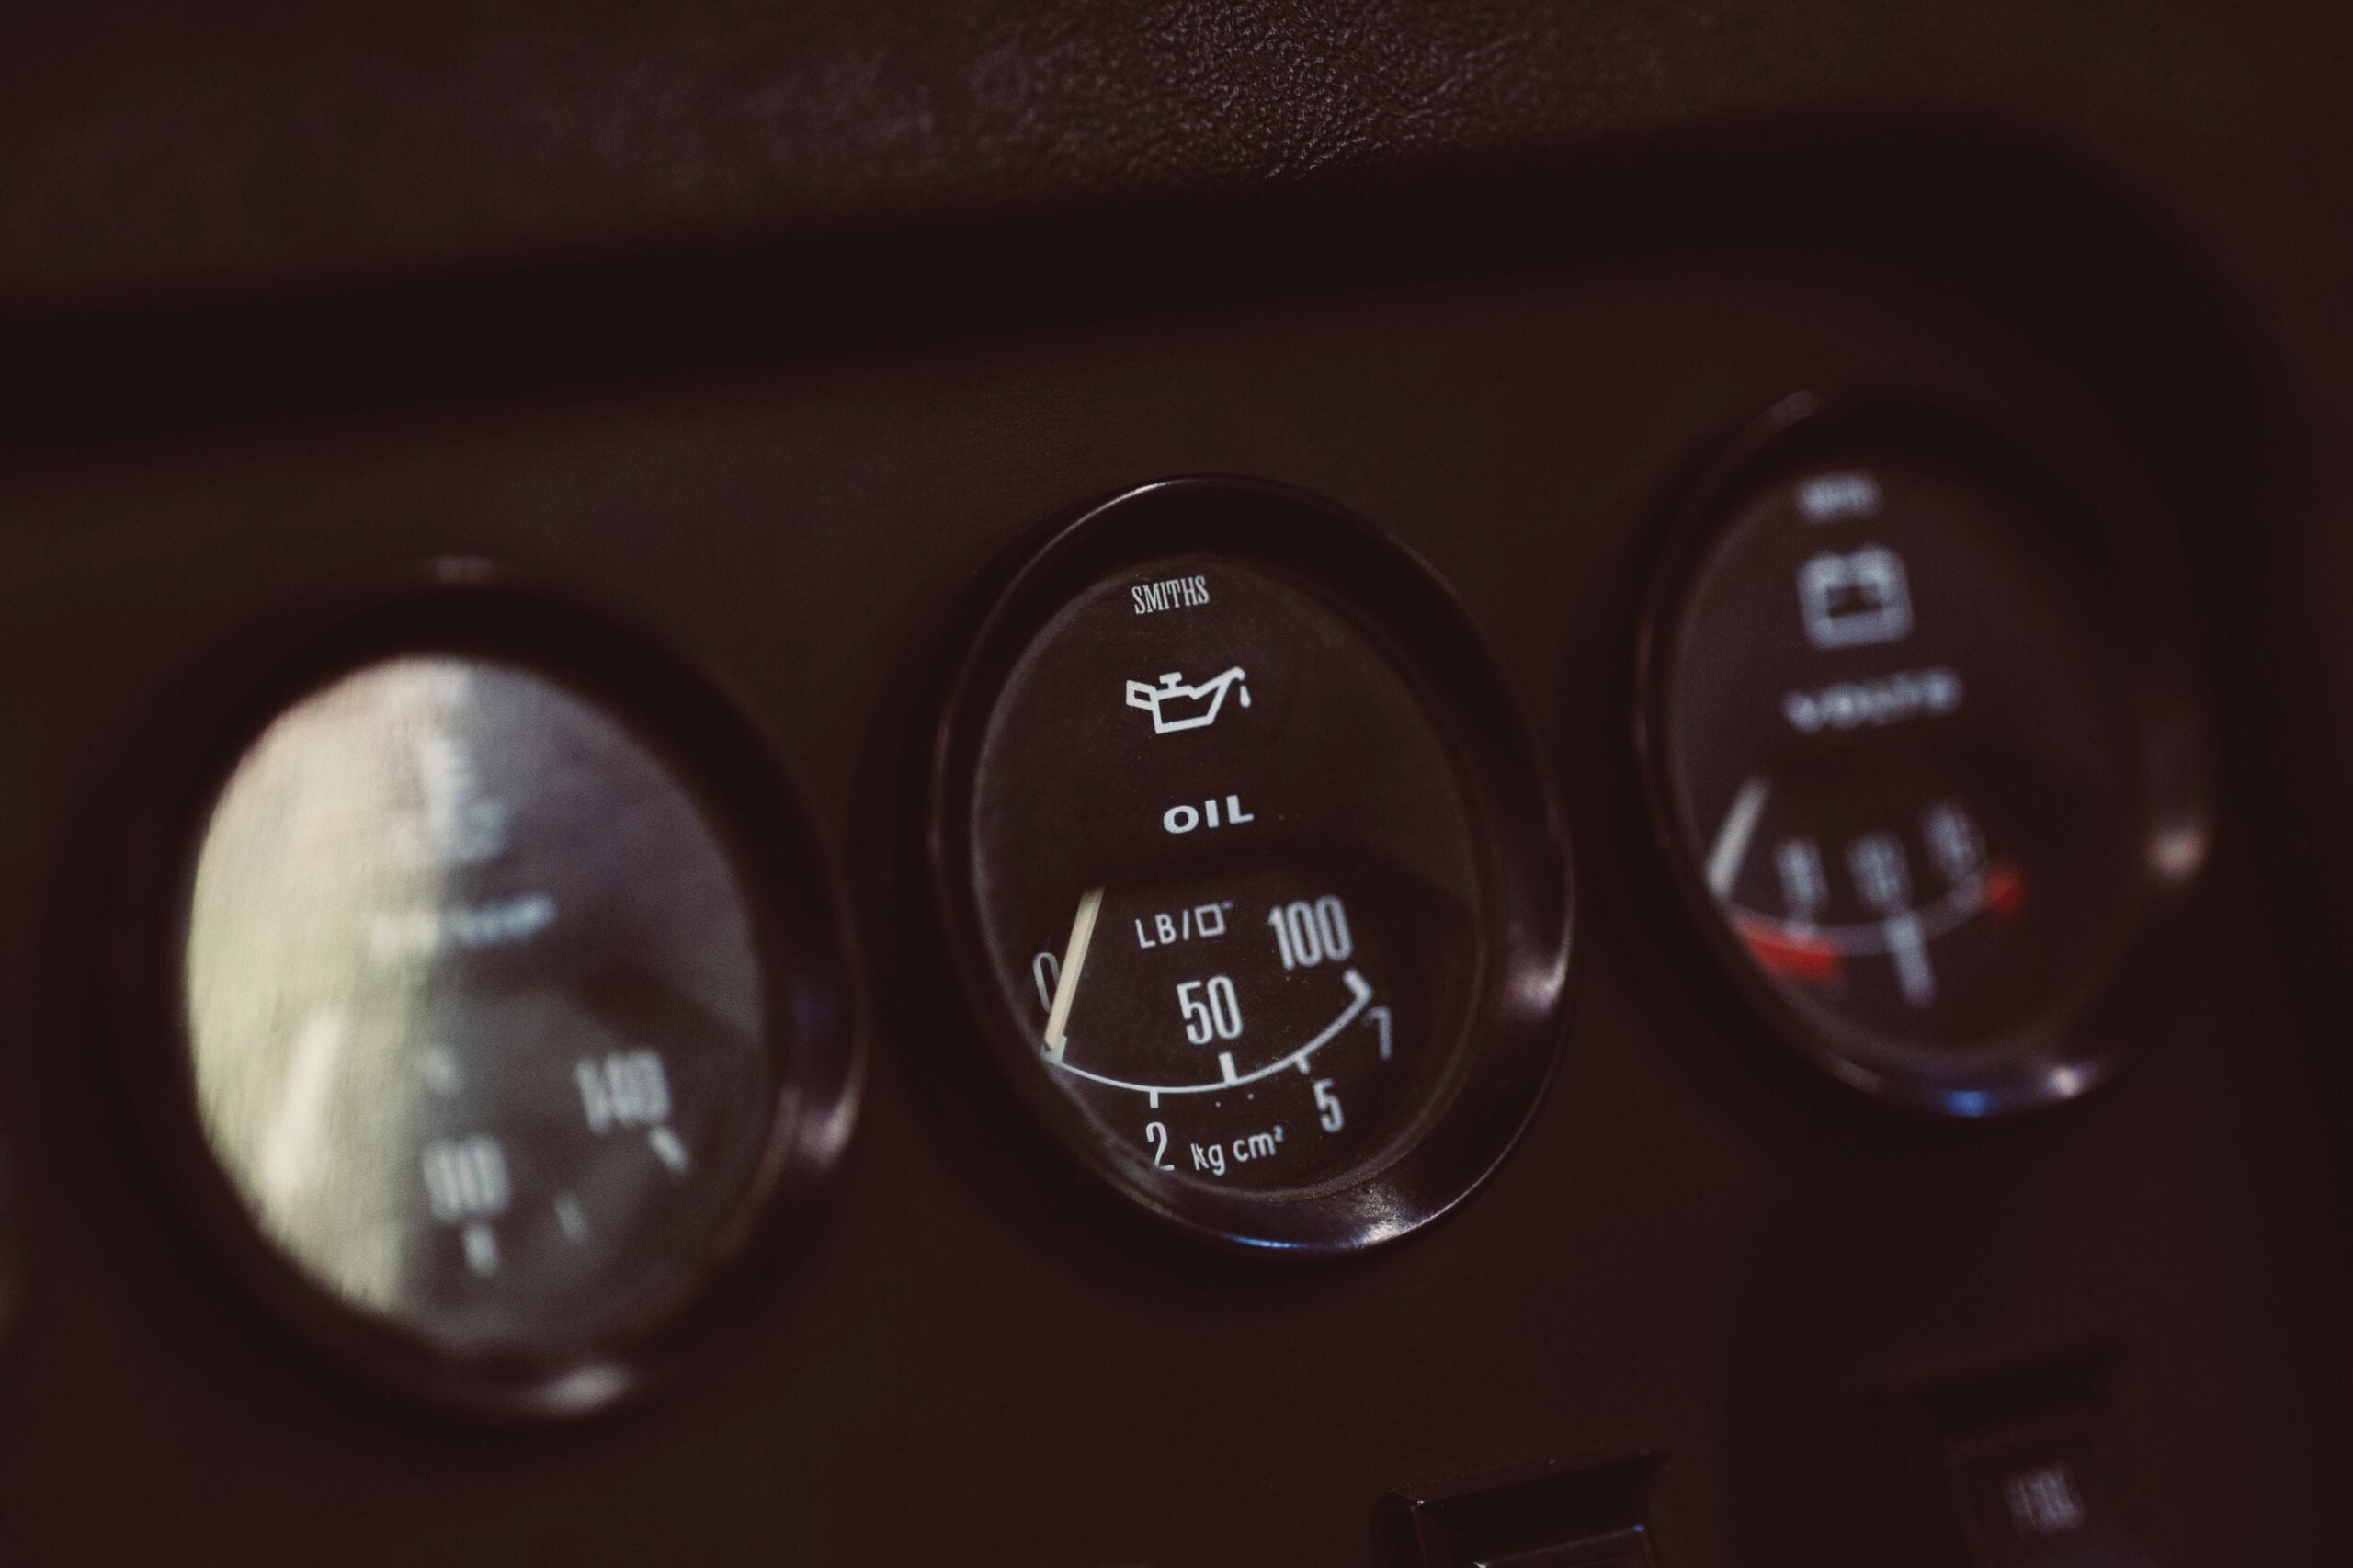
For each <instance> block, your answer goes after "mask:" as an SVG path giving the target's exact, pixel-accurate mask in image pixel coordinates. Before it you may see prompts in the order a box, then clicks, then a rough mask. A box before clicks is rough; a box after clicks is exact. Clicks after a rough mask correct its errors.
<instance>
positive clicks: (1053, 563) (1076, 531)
mask: <svg viewBox="0 0 2353 1568" xmlns="http://www.w3.org/2000/svg"><path fill="white" fill-rule="evenodd" d="M1196 553H1209V554H1215V553H1230V554H1233V555H1236V556H1240V557H1242V558H1244V559H1245V560H1248V561H1253V562H1260V563H1264V564H1269V565H1272V566H1274V567H1277V568H1279V569H1280V570H1281V571H1283V572H1285V573H1287V574H1290V575H1291V576H1293V577H1296V578H1298V579H1301V580H1302V581H1303V582H1304V583H1305V584H1307V585H1310V588H1309V591H1312V592H1313V593H1315V594H1316V595H1318V596H1319V597H1321V598H1322V599H1323V600H1324V602H1325V603H1326V604H1327V605H1328V606H1329V607H1330V608H1332V609H1333V610H1334V611H1335V612H1336V613H1338V614H1340V615H1341V616H1342V617H1343V618H1344V619H1347V621H1348V622H1349V623H1350V624H1351V625H1353V626H1355V627H1357V628H1358V631H1360V633H1361V634H1363V635H1364V636H1366V637H1367V639H1368V641H1370V642H1372V643H1373V645H1374V646H1375V648H1376V649H1377V650H1378V651H1379V652H1381V654H1382V655H1383V656H1384V657H1386V658H1387V659H1389V660H1390V662H1391V663H1392V665H1393V666H1394V667H1395V668H1396V673H1397V674H1398V676H1399V678H1401V679H1403V680H1404V681H1405V682H1406V683H1407V684H1408V686H1409V687H1410V688H1411V689H1412V690H1413V691H1414V693H1415V697H1416V699H1418V700H1420V701H1422V702H1423V704H1424V706H1425V710H1426V712H1427V717H1428V719H1429V721H1430V722H1431V724H1432V727H1433V728H1434V730H1435V731H1436V732H1437V733H1438V737H1439V739H1440V742H1441V744H1442V745H1443V746H1444V748H1445V750H1446V752H1447V755H1448V758H1449V763H1450V764H1451V765H1452V767H1453V768H1454V771H1455V774H1456V777H1457V778H1458V781H1459V782H1460V783H1461V785H1462V786H1463V788H1464V790H1465V796H1466V810H1467V811H1468V812H1470V813H1471V816H1472V822H1471V824H1470V832H1471V834H1472V839H1473V841H1474V845H1475V846H1476V849H1477V853H1478V857H1479V866H1480V873H1481V877H1482V881H1483V890H1482V891H1483V894H1484V896H1485V908H1483V910H1482V911H1481V912H1480V913H1481V915H1482V917H1483V919H1484V920H1485V921H1486V922H1487V923H1488V924H1489V925H1490V926H1492V927H1493V929H1491V930H1489V931H1488V932H1487V933H1486V937H1485V950H1484V952H1483V970H1482V971H1481V974H1480V979H1481V982H1482V984H1481V986H1480V988H1479V990H1478V992H1477V994H1474V995H1473V996H1472V997H1471V998H1470V999H1469V1001H1468V1005H1467V1010H1466V1014H1465V1017H1464V1020H1463V1024H1462V1027H1461V1032H1460V1033H1459V1035H1458V1036H1457V1037H1455V1039H1453V1040H1449V1042H1448V1044H1449V1049H1450V1050H1451V1051H1454V1052H1455V1060H1454V1061H1453V1062H1451V1063H1449V1074H1447V1075H1446V1076H1443V1077H1441V1078H1439V1079H1438V1080H1436V1082H1437V1083H1438V1084H1439V1085H1441V1086H1442V1087H1443V1088H1444V1089H1445V1090H1446V1092H1447V1095H1448V1097H1447V1098H1446V1101H1445V1103H1444V1104H1443V1105H1441V1106H1440V1107H1438V1108H1436V1109H1435V1110H1433V1111H1431V1112H1429V1113H1428V1114H1427V1116H1426V1117H1425V1119H1422V1120H1421V1121H1420V1122H1418V1123H1417V1124H1415V1125H1416V1126H1417V1127H1418V1131H1415V1132H1414V1133H1412V1134H1410V1135H1406V1134H1401V1138H1402V1139H1403V1142H1400V1143H1398V1144H1394V1145H1392V1146H1390V1147H1388V1148H1387V1149H1385V1150H1384V1151H1383V1152H1382V1153H1381V1155H1379V1156H1376V1158H1378V1159H1379V1160H1380V1162H1381V1163H1379V1164H1378V1165H1376V1166H1375V1167H1374V1168H1372V1169H1370V1170H1367V1171H1364V1172H1361V1173H1358V1174H1355V1175H1352V1176H1347V1177H1344V1178H1341V1179H1340V1180H1338V1181H1336V1182H1335V1183H1333V1184H1332V1185H1330V1186H1328V1187H1323V1188H1320V1189H1318V1190H1316V1191H1313V1192H1311V1193H1309V1194H1307V1195H1304V1196H1290V1195H1285V1196H1279V1197H1271V1198H1270V1197H1264V1196H1258V1195H1248V1194H1242V1193H1234V1192H1221V1191H1217V1190H1213V1189H1210V1188H1208V1187H1205V1186H1203V1185H1201V1184H1197V1183H1191V1182H1163V1183H1148V1182H1146V1181H1145V1180H1143V1179H1142V1174H1141V1172H1140V1171H1138V1170H1136V1169H1135V1168H1133V1167H1134V1162H1133V1160H1132V1159H1131V1158H1126V1157H1123V1155H1124V1154H1125V1153H1127V1152H1126V1151H1125V1150H1124V1149H1120V1150H1114V1149H1113V1148H1111V1147H1110V1142H1111V1140H1110V1139H1109V1137H1108V1134H1107V1133H1106V1132H1105V1131H1104V1130H1103V1129H1102V1128H1101V1126H1100V1124H1099V1123H1098V1122H1097V1121H1096V1120H1095V1119H1093V1118H1091V1117H1090V1116H1088V1114H1087V1113H1086V1110H1085V1108H1083V1107H1081V1106H1080V1105H1079V1103H1078V1102H1077V1101H1076V1100H1074V1098H1072V1097H1071V1096H1069V1095H1067V1094H1064V1093H1063V1092H1061V1091H1060V1090H1059V1089H1058V1088H1056V1087H1055V1086H1054V1085H1053V1084H1052V1083H1051V1079H1050V1078H1049V1077H1048V1076H1047V1075H1046V1074H1041V1073H1039V1072H1037V1071H1035V1063H1034V1062H1033V1060H1032V1056H1033V1053H1034V1046H1033V1044H1032V1042H1031V1041H1029V1040H1028V1038H1027V1037H1026V1036H1024V1035H1023V1034H1022V1033H1021V1032H1020V1031H1019V1030H1018V1029H1017V1028H1015V1027H1014V1025H1013V1023H1012V1021H1011V1019H1010V1018H1008V1017H1006V1016H1005V1009H1004V1008H1003V1006H1001V1003H1000V999H999V996H998V994H997V990H996V981H995V974H994V971H993V967H992V964H991V960H990V958H989V954H988V952H987V943H986V939H985V938H984V937H983V936H982V935H981V930H982V915H981V910H980V905H979V899H978V894H977V890H976V888H975V886H974V857H973V850H972V835H971V810H970V802H971V801H972V791H973V789H974V787H975V784H976V782H977V778H978V762H979V756H980V751H981V746H982V744H983V739H984V737H985V735H986V733H987V730H988V726H989V722H990V720H991V717H992V715H993V714H994V712H995V706H996V700H997V698H998V697H999V695H1000V694H1001V693H1002V691H1003V689H1004V686H1005V684H1006V680H1007V679H1008V678H1009V676H1010V675H1011V674H1012V671H1013V669H1014V667H1015V665H1017V663H1018V662H1019V660H1020V659H1021V657H1022V656H1023V655H1024V654H1025V653H1026V652H1027V651H1028V650H1029V647H1030V646H1031V644H1032V642H1033V640H1034V638H1035V637H1036V635H1037V634H1038V633H1039V632H1040V631H1041V630H1042V629H1043V627H1044V626H1045V625H1046V623H1047V622H1048V621H1049V620H1050V619H1051V618H1052V617H1053V615H1054V614H1055V613H1057V612H1058V611H1059V610H1060V609H1061V608H1063V606H1064V605H1065V604H1067V603H1068V602H1069V601H1070V599H1071V597H1073V595H1074V594H1075V593H1076V592H1079V591H1082V590H1084V589H1085V588H1086V587H1089V586H1091V585H1094V584H1096V583H1098V582H1100V581H1101V580H1102V578H1103V577H1104V576H1106V575H1107V574H1109V573H1111V572H1115V571H1118V570H1120V569H1122V568H1125V567H1131V566H1134V565H1138V564H1141V563H1143V562H1150V561H1153V560H1155V559H1158V558H1162V557H1165V556H1169V555H1175V554H1196ZM1019 556H1020V559H1019V563H1018V564H1017V566H1016V567H1015V568H1014V569H1013V570H1012V572H1011V574H1009V576H1006V577H1003V578H1000V579H999V580H998V585H997V588H996V591H995V594H994V596H993V597H992V598H991V600H990V603H989V608H988V609H987V611H986V614H985V615H984V616H983V619H981V621H980V623H979V626H978V630H977V631H976V632H975V633H974V635H973V636H972V641H971V643H970V645H969V648H968V650H967V652H966V653H964V655H963V657H962V660H961V664H960V665H959V666H958V668H957V670H956V673H955V676H954V678H953V680H952V681H951V683H950V684H949V688H948V691H947V694H946V697H945V700H944V703H943V705H942V707H941V710H940V718H939V722H938V729H937V731H936V733H935V734H934V737H933V744H932V751H931V757H930V766H929V768H928V778H927V784H928V795H927V798H926V801H925V808H924V810H925V824H924V835H925V849H926V864H927V866H928V869H929V870H930V880H931V884H932V899H931V903H932V910H933V915H934V917H935V919H936V922H937V924H938V927H939V929H940V931H941V932H942V934H943V936H944V937H945V943H946V947H947V950H948V953H949V958H950V960H951V962H952V965H953V967H954V969H955V971H956V972H957V977H958V986H959V990H960V991H961V994H962V998H963V1000H964V1003H965V1014H966V1017H967V1020H968V1022H970V1023H971V1024H972V1027H973V1028H976V1029H977V1030H978V1032H979V1033H980V1034H981V1036H982V1037H983V1040H985V1042H986V1045H987V1050H988V1053H989V1054H990V1055H991V1056H992V1057H994V1058H995V1062H996V1064H997V1066H998V1067H999V1069H1000V1070H1001V1076H1002V1077H1003V1078H1004V1079H1006V1080H1008V1081H1010V1083H1011V1084H1012V1085H1013V1087H1014V1089H1015V1092H1016V1095H1017V1098H1018V1099H1019V1101H1020V1103H1021V1104H1022V1106H1023V1108H1024V1109H1025V1110H1026V1111H1027V1112H1028V1113H1029V1119H1030V1121H1031V1123H1032V1125H1033V1127H1034V1128H1035V1129H1036V1131H1038V1132H1040V1134H1041V1135H1042V1136H1044V1137H1045V1139H1046V1140H1047V1141H1048V1142H1051V1143H1052V1144H1053V1145H1054V1146H1055V1147H1056V1148H1057V1149H1058V1150H1059V1151H1060V1152H1061V1153H1063V1155H1064V1156H1065V1157H1066V1158H1067V1159H1068V1160H1069V1161H1071V1162H1073V1163H1074V1164H1075V1165H1077V1166H1078V1167H1080V1168H1081V1169H1082V1170H1083V1171H1084V1172H1085V1173H1086V1176H1088V1177H1090V1178H1091V1179H1092V1180H1093V1181H1094V1182H1096V1183H1097V1184H1098V1185H1099V1186H1100V1187H1103V1188H1104V1189H1106V1190H1108V1192H1109V1193H1111V1194H1112V1195H1113V1196H1115V1197H1116V1198H1119V1199H1123V1200H1125V1202H1126V1203H1127V1204H1129V1205H1131V1207H1133V1208H1134V1209H1136V1210H1140V1211H1142V1213H1144V1214H1146V1215H1148V1216H1150V1217H1151V1218H1152V1219H1154V1220H1155V1221H1159V1222H1161V1223H1162V1224H1163V1225H1164V1226H1166V1227H1168V1228H1170V1229H1173V1230H1174V1231H1175V1232H1176V1233H1178V1234H1180V1235H1183V1236H1185V1237H1188V1238H1190V1239H1192V1240H1195V1241H1199V1242H1204V1243H1209V1244H1216V1245H1220V1246H1223V1247H1227V1248H1231V1249H1234V1250H1238V1251H1243V1252H1250V1253H1276V1254H1281V1255H1288V1256H1311V1257H1318V1256H1321V1257H1328V1256H1343V1255H1348V1254H1354V1253H1358V1252H1362V1251H1365V1250H1367V1249H1370V1248H1372V1247H1376V1246H1380V1245H1382V1244H1388V1243H1392V1242H1394V1241H1397V1240H1399V1239H1401V1238H1403V1237H1404V1236H1406V1235H1409V1234H1411V1233H1415V1232H1416V1231H1418V1230H1420V1229H1422V1228H1424V1227H1425V1226H1427V1225H1429V1224H1431V1223H1433V1222H1434V1221H1438V1219H1440V1218H1442V1217H1443V1216H1445V1215H1446V1214H1449V1213H1450V1212H1452V1211H1453V1210H1455V1209H1456V1208H1458V1207H1459V1206H1460V1205H1461V1204H1462V1203H1463V1202H1464V1201H1465V1200H1466V1199H1469V1198H1470V1197H1471V1196H1472V1194H1473V1193H1475V1192H1476V1191H1477V1190H1478V1189H1479V1187H1482V1186H1483V1184H1484V1183H1485V1182H1486V1180H1487V1179H1488V1178H1489V1177H1490V1176H1493V1175H1494V1173H1495V1171H1496V1169H1498V1168H1499V1167H1500V1166H1501V1165H1503V1163H1504V1161H1505V1160H1506V1158H1507V1157H1508V1155H1509V1154H1510V1153H1511V1151H1512V1149H1513V1147H1514V1146H1515V1145H1516V1144H1517V1143H1518V1140H1519V1138H1520V1136H1521V1135H1522V1133H1524V1132H1525V1131H1526V1130H1527V1128H1528V1126H1529V1123H1530V1122H1531V1121H1532V1120H1533V1119H1534V1117H1535V1114H1536V1111H1537V1109H1538V1108H1539V1106H1540V1104H1541V1102H1542V1099H1543V1097H1544V1094H1545V1091H1546V1088H1547V1086H1548V1085H1549V1084H1550V1082H1551V1079H1552V1074H1553V1072H1554V1069H1555V1066H1556V1063H1557V1061H1558V1058H1559V1056H1560V1054H1561V1045H1562V1041H1563V1035H1564V1032H1565V1028H1566V1023H1567V1016H1568V1011H1569V1005H1570V1000H1571V997H1572V994H1573V980H1574V960H1575V958H1576V956H1577V951H1578V947H1579V944H1577V943H1576V942H1575V941H1574V939H1573V938H1574V911H1575V871H1574V860H1573V857H1572V853H1571V847H1570V842H1569V837H1568V834H1567V830H1566V827H1565V824H1564V822H1563V815H1562V812H1561V808H1560V803H1559V796H1558V792H1557V790H1555V789H1554V787H1553V782H1552V771H1551V767H1550V764H1549V761H1548V759H1547V758H1546V757H1545V756H1544V754H1543V752H1542V750H1541V748H1540V746H1539V745H1538V744H1537V743H1536V740H1535V734H1534V731H1533V729H1532V727H1531V726H1530V725H1529V723H1528V722H1527V721H1526V718H1525V717H1524V715H1523V714H1522V713H1521V712H1520V710H1519V708H1518V704H1517V702H1516V701H1515V699H1513V697H1512V695H1511V691H1510V687H1509V685H1508V683H1507V682H1506V679H1505V677H1504V676H1503V674H1502V671H1501V668H1500V666H1499V665H1497V664H1496V662H1495V658H1494V655H1493V654H1492V653H1491V652H1490V651H1489V650H1488V648H1487V646H1486V644H1485V642H1484V641H1483V639H1482V638H1481V637H1480V635H1479V633H1478V631H1477V630H1476V627H1475V625H1474V624H1473V622H1472V619H1471V617H1470V615H1469V613H1468V611H1467V610H1466V609H1465V608H1463V607H1462V605H1461V602H1460V601H1459V600H1458V599H1457V598H1456V597H1455V596H1454V594H1453V591H1452V590H1451V589H1450V588H1449V587H1448V586H1447V585H1446V584H1445V582H1444V580H1443V579H1441V578H1440V577H1438V574H1436V573H1435V572H1434V571H1433V570H1432V569H1431V568H1430V567H1429V565H1428V564H1427V562H1424V561H1422V560H1421V558H1420V557H1419V556H1417V555H1415V553H1414V552H1413V551H1411V550H1410V549H1409V548H1408V547H1406V546H1405V545H1404V543H1403V542H1402V541H1400V540H1396V539H1395V538H1393V537H1392V536H1391V535H1390V534H1388V533H1387V532H1385V531H1383V530H1381V529H1380V528H1376V527H1374V526H1373V525H1371V524H1370V523H1368V522H1365V521H1363V520H1362V519H1360V518H1359V517H1357V516H1356V515H1355V514H1353V513H1351V512H1348V511H1347V510H1345V509H1344V508H1342V507H1340V506H1337V505H1336V504H1335V503H1333V502H1331V501H1328V500H1326V499H1324V498H1323V497H1321V496H1319V495H1316V494H1313V493H1311V492H1308V491H1304V490H1301V489H1298V488H1295V487H1293V486H1290V485H1286V484H1281V483H1276V482H1273V481H1268V480H1263V479H1256V478H1249V477H1244V476H1236V475H1227V474H1193V475H1185V476H1180V477H1175V478H1168V479H1161V480H1155V481H1152V482H1149V483H1143V484H1141V485H1137V486H1134V487H1131V488H1130V489H1127V490H1124V491H1122V492H1120V493H1119V494H1114V495H1112V496H1111V497H1109V498H1108V499H1106V500H1103V501H1100V502H1097V503H1096V504H1094V505H1092V506H1086V507H1085V508H1083V509H1081V510H1080V511H1079V512H1078V513H1077V514H1076V515H1075V516H1074V517H1069V518H1067V519H1066V520H1065V521H1063V522H1062V523H1061V524H1059V525H1057V526H1055V527H1053V528H1051V531H1050V533H1049V535H1048V537H1047V538H1046V539H1045V540H1044V542H1043V543H1042V544H1039V543H1035V542H1034V541H1033V542H1032V543H1031V544H1030V545H1029V546H1027V547H1026V548H1024V549H1023V550H1021V551H1019ZM1401 625H1403V626H1411V627H1413V629H1414V633H1415V635H1414V636H1413V638H1412V639H1411V640H1410V641H1408V640H1407V639H1406V638H1404V636H1402V635H1400V634H1399V633H1398V632H1397V631H1394V630H1393V628H1395V627H1398V626H1401ZM1441 696H1442V697H1446V698H1452V699H1459V700H1458V701H1457V702H1456V703H1454V704H1451V705H1447V706H1444V707H1441V705H1439V704H1438V703H1437V702H1435V701H1434V700H1432V699H1436V698H1438V697H1441Z"/></svg>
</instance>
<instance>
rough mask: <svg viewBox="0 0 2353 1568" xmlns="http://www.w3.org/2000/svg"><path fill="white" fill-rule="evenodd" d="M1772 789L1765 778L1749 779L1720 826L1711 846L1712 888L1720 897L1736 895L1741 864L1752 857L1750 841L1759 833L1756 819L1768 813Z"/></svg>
mask: <svg viewBox="0 0 2353 1568" xmlns="http://www.w3.org/2000/svg"><path fill="white" fill-rule="evenodd" d="M1771 790H1772V786H1771V785H1770V784H1768V783H1767V782H1766V781H1765V780H1764V779H1763V778H1751V779H1749V781H1748V782H1747V783H1745V784H1743V785H1742V786H1741V787H1740V793H1739V794H1737V795H1735V796H1733V802H1732V810H1730V811H1728V812H1725V813H1724V822H1723V825H1722V827H1720V828H1718V829H1716V841H1715V843H1714V844H1713V845H1711V846H1709V849H1708V891H1709V892H1712V893H1714V894H1715V895H1716V896H1717V897H1718V898H1719V899H1728V898H1730V897H1732V887H1733V883H1734V882H1736V881H1739V880H1740V863H1741V862H1742V861H1743V860H1745V859H1747V858H1748V841H1749V839H1750V838H1751V837H1752V836H1753V835H1755V834H1756V819H1757V818H1758V817H1760V816H1762V815H1764V814H1765V797H1766V796H1767V795H1768V794H1769V793H1770V792H1771Z"/></svg>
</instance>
